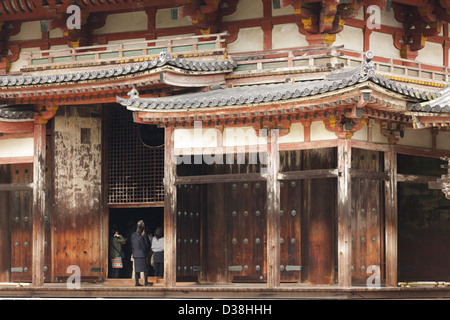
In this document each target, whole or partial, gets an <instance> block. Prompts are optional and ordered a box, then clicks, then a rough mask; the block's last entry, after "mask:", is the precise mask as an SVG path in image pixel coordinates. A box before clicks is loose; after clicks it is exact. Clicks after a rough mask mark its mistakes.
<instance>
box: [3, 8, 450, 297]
mask: <svg viewBox="0 0 450 320" xmlns="http://www.w3.org/2000/svg"><path fill="white" fill-rule="evenodd" d="M69 6H76V7H77V8H78V9H79V11H78V15H77V11H76V10H75V11H73V12H70V11H69V12H68V11H67V8H68V7H69ZM70 19H75V21H76V19H79V23H80V25H79V28H73V27H71V25H70V23H69V20H70ZM449 22H450V2H449V1H447V0H441V1H434V0H430V1H424V0H392V1H384V0H346V1H335V0H139V1H137V0H133V1H126V0H115V1H110V0H103V1H102V0H98V1H93V0H78V1H69V0H42V1H41V0H3V1H0V26H1V29H0V32H1V33H0V34H1V40H0V283H18V282H20V283H30V284H31V285H30V286H31V287H33V288H45V287H46V286H49V285H50V286H51V285H56V284H65V283H66V281H67V279H68V278H69V277H70V276H71V274H72V273H71V272H70V271H68V270H70V269H68V268H69V267H70V266H78V267H79V270H80V275H81V281H82V283H92V282H96V283H105V284H106V283H109V284H110V285H112V286H113V284H111V283H114V281H117V279H114V280H112V279H110V269H111V265H110V260H109V257H108V251H109V237H110V234H109V233H110V229H111V228H112V226H116V227H117V228H118V229H119V230H120V232H121V233H122V234H123V235H124V236H125V237H127V236H128V237H129V236H130V235H131V232H133V231H134V230H135V227H136V222H137V221H139V220H141V219H142V220H144V221H145V222H146V225H147V226H148V228H149V229H148V231H149V232H153V231H154V229H155V228H156V227H158V226H161V227H163V228H164V246H165V252H164V278H163V279H162V280H159V283H158V285H159V286H156V285H155V286H153V287H150V288H147V287H146V288H145V290H146V291H148V292H153V291H152V290H160V291H158V292H160V294H163V293H162V292H164V291H163V290H172V289H174V288H177V287H179V286H180V285H182V284H183V283H193V285H192V286H190V287H189V288H188V289H186V287H183V290H187V291H189V290H192V291H195V290H200V289H198V288H202V287H205V286H206V285H207V287H208V288H216V289H217V290H218V292H220V291H221V290H222V291H227V290H230V289H229V288H230V287H233V286H235V285H239V288H246V287H248V288H253V290H255V291H253V292H264V290H271V292H282V291H283V290H284V289H285V288H289V290H290V291H289V294H290V295H291V296H295V294H296V290H298V291H301V290H306V289H305V288H328V289H329V288H333V290H335V292H339V290H347V291H345V292H348V290H349V289H351V288H368V287H371V289H372V288H373V287H375V291H380V292H385V291H386V290H398V291H400V290H405V288H403V289H402V286H403V287H407V286H409V285H411V283H420V282H426V283H427V284H430V283H431V284H434V285H433V288H431V289H430V291H432V292H434V293H433V294H435V293H436V292H439V294H441V295H447V296H448V295H449V294H450V291H449V282H450V200H449V199H450V172H449V171H448V170H449V161H448V159H449V158H450V129H449V128H450V91H449V89H448V81H449V77H450V62H449V49H450V35H449ZM124 251H125V256H126V257H127V259H128V260H129V257H130V252H129V247H127V245H125V246H124ZM128 260H127V262H126V263H125V266H124V269H123V270H122V271H123V273H122V278H123V279H126V278H130V279H131V277H132V272H131V267H130V265H131V262H128ZM132 284H133V282H130V285H129V290H135V289H134V287H133V285H132ZM255 286H256V287H255ZM5 288H6V287H1V286H0V295H7V294H11V292H12V291H11V290H12V289H8V290H9V291H5V290H6V289H5ZM196 288H197V289H196ZM254 288H256V289H254ZM18 290H20V289H18ZM22 290H25V288H22ZM136 290H141V289H136ZM258 290H259V291H258ZM355 290H356V289H355ZM383 290H384V291H383ZM141 291H142V290H141ZM141 291H140V292H141ZM302 292H303V293H302V294H306V295H307V291H302ZM305 292H306V293H305ZM372 292H373V291H372ZM396 292H397V291H396ZM427 292H428V291H427ZM15 294H19V293H15ZM130 294H132V293H130ZM209 294H212V293H209ZM212 295H213V294H212Z"/></svg>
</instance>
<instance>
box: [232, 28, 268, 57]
mask: <svg viewBox="0 0 450 320" xmlns="http://www.w3.org/2000/svg"><path fill="white" fill-rule="evenodd" d="M263 38H264V33H263V31H262V29H261V28H260V27H256V28H244V29H240V30H239V33H238V37H237V39H236V40H235V41H234V42H232V43H230V44H228V52H230V53H236V52H247V51H261V50H262V49H263V47H264V46H263V41H264V40H263Z"/></svg>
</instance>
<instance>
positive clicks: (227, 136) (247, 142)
mask: <svg viewBox="0 0 450 320" xmlns="http://www.w3.org/2000/svg"><path fill="white" fill-rule="evenodd" d="M260 144H266V138H264V137H258V135H257V134H256V131H255V129H253V127H242V128H225V129H224V131H223V146H224V147H238V146H254V145H260Z"/></svg>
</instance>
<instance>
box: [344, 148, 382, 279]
mask: <svg viewBox="0 0 450 320" xmlns="http://www.w3.org/2000/svg"><path fill="white" fill-rule="evenodd" d="M381 159H383V154H382V153H381V152H377V151H370V150H363V149H352V168H355V169H358V170H363V171H366V172H367V173H368V176H369V175H370V173H371V172H380V171H381V169H382V166H381ZM382 185H383V181H382V180H377V179H375V178H356V177H353V178H352V201H351V202H352V207H351V220H352V223H351V228H352V283H354V284H366V282H367V279H368V277H369V276H371V275H372V274H374V272H375V271H377V268H379V269H378V270H379V272H380V275H382V272H381V270H382V268H383V259H382V245H383V239H382V234H383V233H382V232H381V230H382V228H383V223H382V222H383V219H382V217H383V213H384V210H383V208H384V204H383V193H382V191H383V189H382ZM380 280H381V279H380Z"/></svg>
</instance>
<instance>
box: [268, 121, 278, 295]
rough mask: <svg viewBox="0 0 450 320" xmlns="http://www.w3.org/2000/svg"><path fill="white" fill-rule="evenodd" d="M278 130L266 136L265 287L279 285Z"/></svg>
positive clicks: (273, 130)
mask: <svg viewBox="0 0 450 320" xmlns="http://www.w3.org/2000/svg"><path fill="white" fill-rule="evenodd" d="M279 167H280V157H279V152H278V129H272V130H271V131H270V133H269V132H268V135H267V286H268V287H269V288H274V287H278V286H279V285H280V182H279V181H278V171H279Z"/></svg>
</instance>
